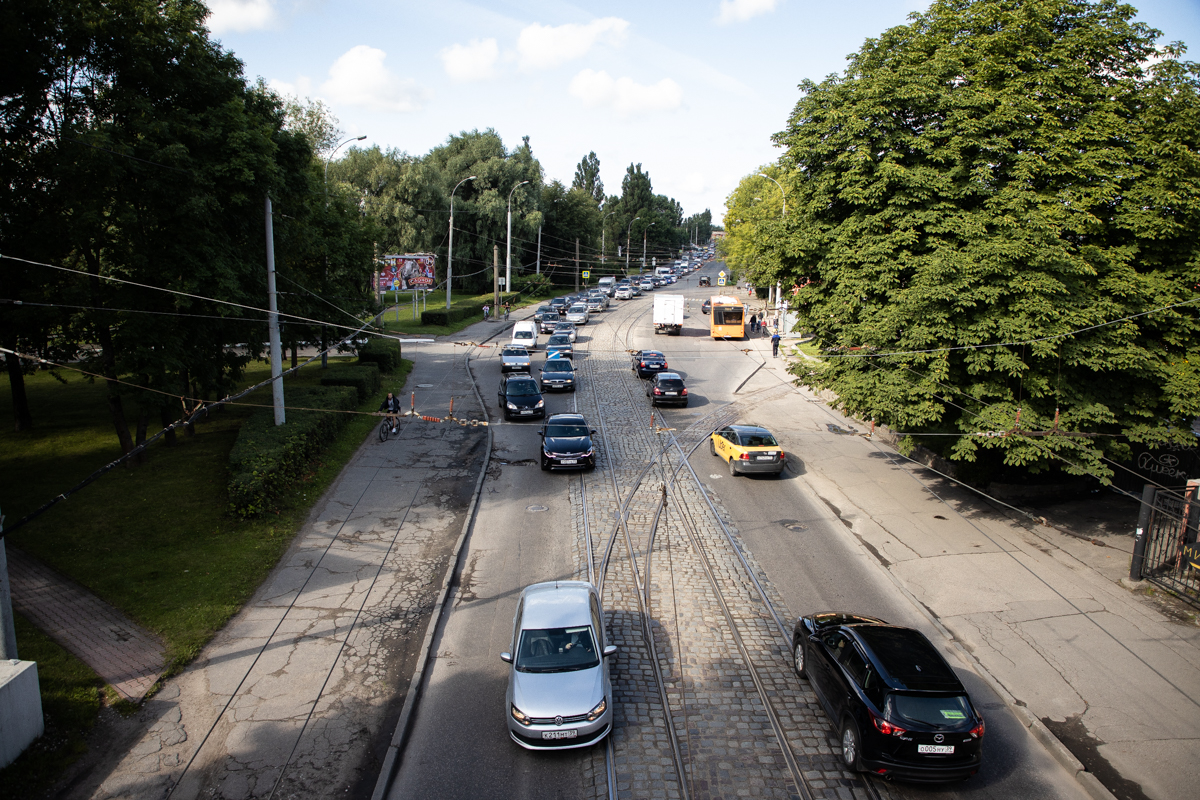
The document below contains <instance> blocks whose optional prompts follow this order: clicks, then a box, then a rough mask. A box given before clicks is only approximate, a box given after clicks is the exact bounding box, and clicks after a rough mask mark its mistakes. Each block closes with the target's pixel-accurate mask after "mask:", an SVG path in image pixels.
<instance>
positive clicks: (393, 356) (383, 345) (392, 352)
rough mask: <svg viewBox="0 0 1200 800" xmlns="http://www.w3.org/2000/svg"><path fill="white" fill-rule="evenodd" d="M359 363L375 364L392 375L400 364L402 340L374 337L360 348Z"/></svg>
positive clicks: (383, 371) (386, 373)
mask: <svg viewBox="0 0 1200 800" xmlns="http://www.w3.org/2000/svg"><path fill="white" fill-rule="evenodd" d="M358 363H359V364H375V365H376V366H377V367H378V368H379V371H380V372H382V373H383V374H385V375H390V374H392V373H393V372H395V371H396V368H397V367H399V366H400V342H398V341H396V340H395V339H390V338H384V339H372V340H371V341H369V342H367V344H366V345H364V346H363V347H360V348H358ZM377 388H378V387H377Z"/></svg>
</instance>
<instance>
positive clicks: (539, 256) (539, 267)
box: [537, 225, 542, 275]
mask: <svg viewBox="0 0 1200 800" xmlns="http://www.w3.org/2000/svg"><path fill="white" fill-rule="evenodd" d="M537 274H538V275H541V274H542V226H541V225H538V254H537Z"/></svg>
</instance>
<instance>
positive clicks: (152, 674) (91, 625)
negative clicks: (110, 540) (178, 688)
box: [7, 545, 165, 702]
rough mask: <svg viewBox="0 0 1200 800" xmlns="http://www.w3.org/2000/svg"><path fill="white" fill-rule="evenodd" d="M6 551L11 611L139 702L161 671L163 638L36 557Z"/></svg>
mask: <svg viewBox="0 0 1200 800" xmlns="http://www.w3.org/2000/svg"><path fill="white" fill-rule="evenodd" d="M7 549H8V575H9V579H10V581H11V582H12V604H13V608H15V609H16V610H17V611H18V612H19V613H20V614H21V615H23V616H24V617H25V618H26V619H28V620H29V621H30V622H32V623H33V624H34V625H36V626H37V627H38V628H40V629H41V630H42V631H43V632H45V633H46V635H47V636H49V637H50V638H51V639H53V640H54V641H56V642H58V644H59V645H61V646H62V647H63V648H65V649H66V650H67V651H68V652H70V653H71V654H72V655H74V656H75V657H76V658H78V659H79V660H80V661H82V662H83V663H85V664H87V665H88V666H89V667H91V668H92V669H93V670H95V672H96V674H97V675H99V676H100V677H101V678H102V679H103V680H104V682H105V683H107V684H109V685H110V686H112V687H113V689H115V690H116V691H117V693H118V694H119V695H121V697H123V698H125V699H126V700H132V701H134V702H137V701H139V700H141V699H142V697H144V696H145V694H146V692H148V691H150V687H151V686H153V685H154V682H155V681H157V680H158V676H159V675H161V674H162V672H163V668H164V666H165V660H164V648H163V643H162V640H160V639H159V638H158V637H157V636H155V635H154V634H152V633H151V632H150V631H148V630H146V629H145V628H142V627H141V626H140V625H138V624H137V623H135V622H133V621H131V620H129V619H128V618H126V617H125V615H124V614H122V613H121V612H120V611H118V610H117V609H115V608H113V607H112V606H110V605H109V604H108V603H106V602H104V601H103V600H101V599H100V598H99V597H96V596H95V595H94V594H92V593H91V592H89V591H88V590H87V589H85V588H83V587H82V586H80V585H79V584H77V583H75V582H74V581H72V580H70V579H69V578H66V577H64V576H62V575H59V574H58V573H57V572H55V571H54V570H52V569H50V568H49V567H47V566H46V565H45V564H43V563H42V562H40V561H38V560H37V559H35V558H32V557H31V556H28V555H26V554H25V553H22V552H21V551H20V550H18V549H16V548H15V547H12V546H11V545H10V546H9V547H8V548H7Z"/></svg>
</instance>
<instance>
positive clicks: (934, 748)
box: [917, 744, 954, 756]
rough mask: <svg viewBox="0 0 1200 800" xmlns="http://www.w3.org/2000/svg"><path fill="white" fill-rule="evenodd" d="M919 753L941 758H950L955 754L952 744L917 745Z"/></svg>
mask: <svg viewBox="0 0 1200 800" xmlns="http://www.w3.org/2000/svg"><path fill="white" fill-rule="evenodd" d="M917 752H918V753H933V754H935V755H939V756H948V755H952V754H953V753H954V745H952V744H919V745H917Z"/></svg>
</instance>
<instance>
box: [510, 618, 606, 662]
mask: <svg viewBox="0 0 1200 800" xmlns="http://www.w3.org/2000/svg"><path fill="white" fill-rule="evenodd" d="M599 665H600V656H599V654H597V653H596V645H595V640H594V639H593V637H592V628H591V626H590V625H583V626H581V627H578V628H544V629H532V628H531V629H529V630H524V631H521V646H520V648H518V650H517V672H572V671H574V670H577V669H591V668H592V667H596V666H599Z"/></svg>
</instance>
